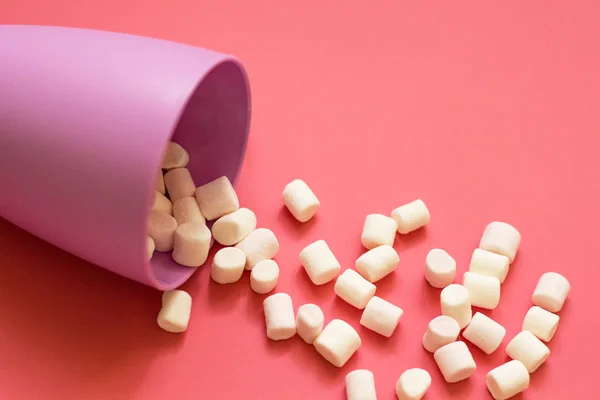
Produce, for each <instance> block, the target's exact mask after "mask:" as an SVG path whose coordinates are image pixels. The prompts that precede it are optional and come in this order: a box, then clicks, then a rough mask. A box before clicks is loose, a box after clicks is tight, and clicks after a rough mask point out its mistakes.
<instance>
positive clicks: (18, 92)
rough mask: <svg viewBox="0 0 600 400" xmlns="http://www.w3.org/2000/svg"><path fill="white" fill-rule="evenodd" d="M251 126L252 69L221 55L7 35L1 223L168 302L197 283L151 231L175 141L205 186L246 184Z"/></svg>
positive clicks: (143, 43) (53, 34)
mask: <svg viewBox="0 0 600 400" xmlns="http://www.w3.org/2000/svg"><path fill="white" fill-rule="evenodd" d="M249 125H250V90H249V85H248V78H247V75H246V72H245V70H244V68H243V66H242V65H241V64H240V62H239V61H238V60H236V59H235V58H233V57H231V56H228V55H224V54H220V53H216V52H213V51H209V50H205V49H201V48H197V47H193V46H188V45H184V44H178V43H173V42H169V41H164V40H157V39H151V38H145V37H139V36H133V35H126V34H120V33H112V32H102V31H94V30H86V29H74V28H60V27H40V26H16V25H14V26H13V25H0V216H1V217H4V218H5V219H7V220H8V221H11V222H12V223H14V224H15V225H18V226H20V227H21V228H23V229H25V230H27V231H29V232H30V233H32V234H34V235H36V236H38V237H40V238H42V239H44V240H46V241H48V242H50V243H52V244H54V245H56V246H58V247H60V248H62V249H63V250H66V251H68V252H70V253H72V254H74V255H76V256H78V257H81V258H83V259H85V260H87V261H90V262H92V263H94V264H97V265H99V266H101V267H103V268H105V269H107V270H109V271H112V272H115V273H117V274H119V275H122V276H124V277H127V278H130V279H133V280H135V281H138V282H141V283H144V284H146V285H149V286H152V287H155V288H157V289H160V290H168V289H172V288H175V287H177V286H179V285H181V284H182V283H183V282H185V281H186V280H187V279H188V278H189V277H190V276H191V275H192V274H193V273H194V271H195V269H194V268H188V267H183V266H180V265H177V264H176V263H175V262H173V261H172V259H171V255H170V253H158V252H155V255H154V257H153V258H152V260H151V262H147V261H146V256H145V254H146V221H147V217H148V212H149V209H150V207H151V204H152V199H153V194H154V188H155V185H156V177H157V173H158V171H159V168H160V164H161V159H162V156H163V153H164V150H165V147H166V144H167V143H168V141H169V140H174V141H175V142H178V143H179V144H181V145H182V146H183V147H184V148H186V149H187V150H188V152H189V153H190V163H189V165H188V168H189V170H190V171H191V173H192V176H193V178H194V181H195V182H196V185H198V186H199V185H202V184H204V183H206V182H209V181H211V180H213V179H215V178H218V177H220V176H223V175H225V176H227V177H229V179H230V180H231V181H232V182H235V180H236V178H237V175H238V173H239V170H240V167H241V163H242V160H243V157H244V152H245V149H246V143H247V138H248V130H249Z"/></svg>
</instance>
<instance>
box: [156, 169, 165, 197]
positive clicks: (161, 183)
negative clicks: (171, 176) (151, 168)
mask: <svg viewBox="0 0 600 400" xmlns="http://www.w3.org/2000/svg"><path fill="white" fill-rule="evenodd" d="M154 188H155V189H156V191H157V192H159V193H160V194H165V193H167V189H166V188H165V177H164V175H163V172H162V170H161V171H159V172H158V175H157V176H156V186H155V187H154Z"/></svg>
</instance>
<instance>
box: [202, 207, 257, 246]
mask: <svg viewBox="0 0 600 400" xmlns="http://www.w3.org/2000/svg"><path fill="white" fill-rule="evenodd" d="M256 222H257V221H256V214H254V212H252V210H249V209H247V208H240V209H239V210H237V211H234V212H232V213H231V214H227V215H223V216H222V217H221V218H219V219H218V220H216V221H215V223H214V224H213V227H212V234H213V237H214V238H215V240H216V241H217V242H219V243H221V244H222V245H223V246H233V245H234V244H237V243H239V242H241V241H242V240H243V239H244V238H245V237H246V236H248V235H249V234H250V232H252V231H253V230H255V229H256Z"/></svg>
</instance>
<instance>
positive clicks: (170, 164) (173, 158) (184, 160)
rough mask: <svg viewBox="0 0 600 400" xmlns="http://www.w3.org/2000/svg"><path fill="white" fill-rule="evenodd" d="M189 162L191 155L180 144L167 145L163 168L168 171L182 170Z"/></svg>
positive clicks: (171, 143) (170, 143)
mask: <svg viewBox="0 0 600 400" xmlns="http://www.w3.org/2000/svg"><path fill="white" fill-rule="evenodd" d="M189 161H190V155H189V154H188V152H187V151H186V150H185V149H184V148H183V147H181V145H180V144H178V143H175V142H169V143H167V148H166V149H165V154H164V156H163V160H162V164H161V168H162V169H166V170H169V169H173V168H181V167H185V166H186V165H187V164H188V162H189Z"/></svg>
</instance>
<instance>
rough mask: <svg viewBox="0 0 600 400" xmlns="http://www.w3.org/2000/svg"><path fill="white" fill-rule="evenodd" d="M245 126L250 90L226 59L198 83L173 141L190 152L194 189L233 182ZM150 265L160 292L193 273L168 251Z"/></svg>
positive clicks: (237, 68)
mask: <svg viewBox="0 0 600 400" xmlns="http://www.w3.org/2000/svg"><path fill="white" fill-rule="evenodd" d="M249 126H250V90H249V85H248V79H247V75H246V72H245V70H244V68H243V67H242V66H241V64H240V63H239V62H238V61H237V60H233V59H230V60H225V61H223V62H221V63H219V64H217V65H216V66H215V67H214V68H213V69H212V70H210V71H209V72H208V73H207V74H206V75H205V76H204V77H203V78H202V79H201V81H200V83H199V84H198V86H197V87H196V88H195V90H194V91H193V93H192V94H191V96H190V98H189V100H188V101H187V104H186V106H185V107H184V109H183V111H182V113H181V116H180V118H179V121H178V123H177V125H176V128H175V130H174V132H173V135H172V139H171V140H173V141H174V142H177V143H179V144H180V145H181V146H183V148H185V149H186V150H187V151H188V153H189V154H190V162H189V164H188V166H187V168H188V169H189V171H190V173H191V174H192V177H193V178H194V182H195V184H196V186H201V185H203V184H205V183H207V182H210V181H212V180H214V179H216V178H218V177H221V176H227V177H228V178H229V180H230V181H231V182H232V183H233V184H235V182H236V180H237V177H238V175H239V172H240V169H241V166H242V161H243V158H244V153H245V150H246V143H247V140H248V131H249ZM165 145H166V144H165ZM149 265H150V273H151V274H152V277H151V278H152V280H153V281H155V283H156V285H155V286H156V287H157V288H159V289H161V290H168V289H172V288H175V287H177V286H179V285H181V284H182V283H184V282H185V281H186V280H187V279H188V278H189V277H190V276H191V275H192V274H193V273H194V272H195V270H196V268H189V267H184V266H181V265H179V264H177V263H175V262H174V261H173V259H172V258H171V253H170V252H167V253H160V252H155V253H154V255H153V257H152V260H151V261H150V263H149Z"/></svg>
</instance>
